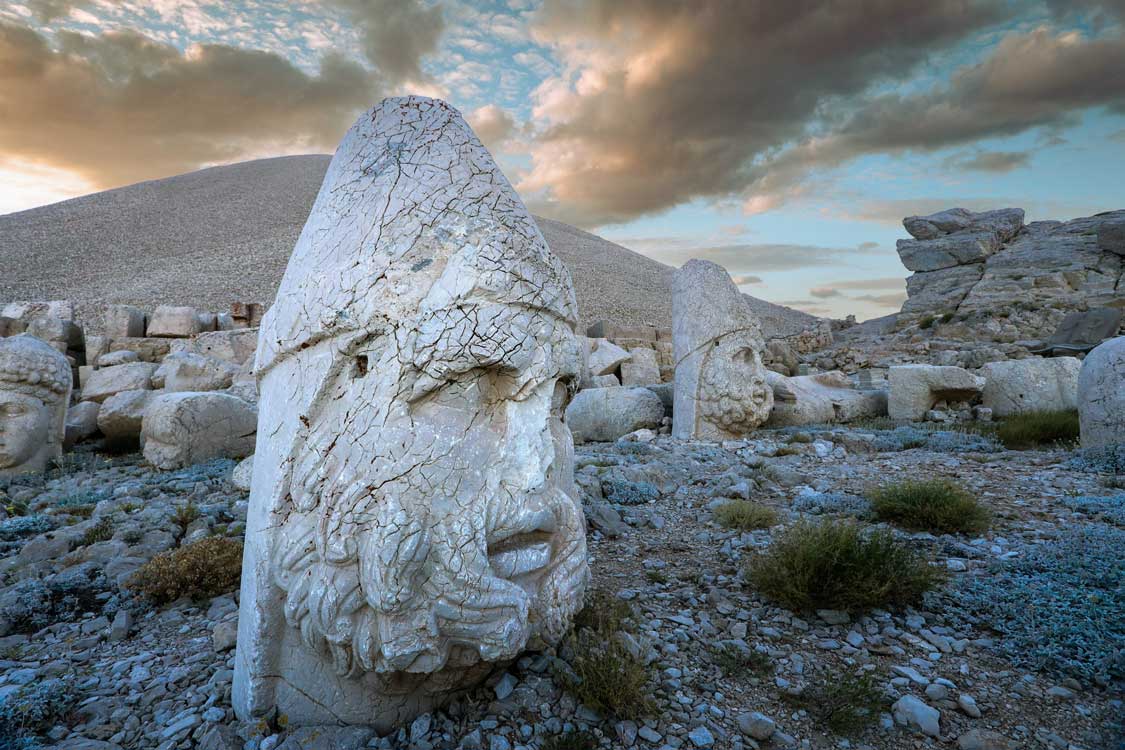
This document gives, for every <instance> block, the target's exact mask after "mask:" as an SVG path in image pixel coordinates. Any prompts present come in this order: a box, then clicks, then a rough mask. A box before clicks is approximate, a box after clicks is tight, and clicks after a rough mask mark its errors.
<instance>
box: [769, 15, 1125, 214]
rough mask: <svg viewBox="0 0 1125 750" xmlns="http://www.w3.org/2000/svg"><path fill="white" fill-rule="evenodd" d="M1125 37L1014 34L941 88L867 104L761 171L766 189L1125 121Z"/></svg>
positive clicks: (1072, 33) (1048, 31) (1041, 32)
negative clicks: (886, 162) (866, 162)
mask: <svg viewBox="0 0 1125 750" xmlns="http://www.w3.org/2000/svg"><path fill="white" fill-rule="evenodd" d="M1122 70H1125V36H1123V35H1121V34H1118V35H1116V36H1098V37H1087V36H1084V35H1082V34H1081V33H1080V32H1077V31H1067V32H1056V31H1054V30H1052V29H1050V28H1047V27H1040V28H1037V29H1034V30H1032V31H1029V32H1026V33H1010V34H1008V35H1006V36H1005V37H1004V38H1003V39H1001V41H1000V42H999V44H997V45H996V47H995V48H994V49H993V51H992V53H991V54H990V55H989V56H988V57H987V58H986V59H985V60H984V61H983V62H981V63H978V64H975V65H969V66H965V67H963V68H961V69H959V70H957V71H956V72H954V74H953V75H952V76H951V77H950V80H949V83H948V84H940V85H938V86H936V87H934V88H932V89H929V90H925V91H922V92H920V93H916V94H912V95H909V96H904V95H902V94H899V93H889V94H884V95H881V96H877V97H874V98H871V99H869V100H867V101H866V102H863V103H862V106H859V107H857V108H856V109H855V110H854V111H853V112H852V113H851V114H850V115H847V116H845V117H844V118H842V119H841V122H840V123H839V124H838V125H837V126H836V127H834V128H833V129H832V130H831V131H830V132H828V133H826V134H824V135H822V136H819V137H816V138H809V139H806V140H805V141H804V142H803V143H801V144H800V145H798V146H796V147H794V148H791V149H786V150H784V151H781V152H780V153H779V154H778V155H777V156H775V157H773V158H772V159H768V160H766V161H764V162H763V163H762V164H760V165H758V172H759V175H758V177H757V178H756V185H757V187H758V188H759V189H763V190H767V191H773V192H776V191H777V190H780V189H782V188H788V187H789V185H790V184H791V183H792V182H799V181H800V180H802V179H803V178H804V176H805V175H806V174H807V173H808V172H809V171H810V170H812V169H814V168H824V167H830V166H837V165H840V164H843V163H844V162H847V161H849V160H851V159H854V158H856V157H858V156H862V155H865V154H875V153H897V152H902V151H908V150H915V151H935V150H939V149H943V148H947V147H950V146H957V145H961V144H965V143H971V142H973V141H976V140H979V139H981V138H987V137H994V136H1010V135H1014V134H1017V133H1021V132H1024V131H1026V130H1029V129H1031V128H1037V127H1042V126H1046V127H1050V128H1056V129H1057V128H1061V127H1065V126H1067V125H1070V124H1073V123H1074V122H1076V113H1077V112H1080V111H1082V110H1085V109H1089V108H1093V107H1105V108H1107V109H1108V110H1109V111H1111V112H1117V113H1125V76H1122V75H1121V71H1122Z"/></svg>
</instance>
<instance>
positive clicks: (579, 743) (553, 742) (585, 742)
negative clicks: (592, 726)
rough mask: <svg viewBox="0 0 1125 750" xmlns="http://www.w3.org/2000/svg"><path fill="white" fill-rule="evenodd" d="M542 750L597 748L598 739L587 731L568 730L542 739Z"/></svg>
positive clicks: (594, 749) (590, 749)
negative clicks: (567, 732) (565, 732)
mask: <svg viewBox="0 0 1125 750" xmlns="http://www.w3.org/2000/svg"><path fill="white" fill-rule="evenodd" d="M540 747H541V748H542V749H543V750H597V747H598V740H597V738H596V737H594V735H592V734H590V733H589V732H570V733H569V734H559V735H555V736H554V737H550V738H548V739H546V740H543V743H542V744H541V745H540Z"/></svg>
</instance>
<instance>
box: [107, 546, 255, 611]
mask: <svg viewBox="0 0 1125 750" xmlns="http://www.w3.org/2000/svg"><path fill="white" fill-rule="evenodd" d="M241 576H242V544H240V543H239V542H236V541H234V540H233V539H226V538H224V537H218V536H211V537H207V538H206V539H201V540H199V541H198V542H193V543H191V544H187V545H184V546H183V547H179V548H177V549H174V550H169V551H168V552H162V553H160V554H159V555H157V556H156V557H154V558H152V559H151V560H149V561H148V562H147V563H145V564H144V565H142V566H141V567H140V568H139V569H138V570H137V572H136V573H134V574H133V575H132V577H130V579H129V582H128V584H127V586H128V587H129V588H131V589H134V590H135V591H139V592H141V593H142V594H145V595H146V596H148V597H149V598H151V599H152V600H154V601H155V602H156V603H157V604H166V603H168V602H172V601H175V600H176V599H179V598H180V597H183V596H190V597H191V598H192V599H197V600H199V599H209V598H211V597H213V596H218V595H220V594H225V593H226V592H228V591H232V590H233V589H235V588H237V587H238V583H239V579H240V578H241Z"/></svg>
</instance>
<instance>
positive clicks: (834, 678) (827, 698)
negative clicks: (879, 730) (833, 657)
mask: <svg viewBox="0 0 1125 750" xmlns="http://www.w3.org/2000/svg"><path fill="white" fill-rule="evenodd" d="M790 700H791V701H792V702H793V703H796V704H797V705H799V706H801V707H802V708H804V709H805V710H807V711H808V712H809V714H810V715H811V716H812V717H813V718H814V719H816V720H817V721H819V722H820V723H822V724H823V725H824V726H825V727H827V728H828V730H829V731H831V732H833V733H835V734H841V735H855V734H859V733H861V732H862V731H863V730H864V729H866V728H867V727H868V726H870V725H871V724H873V723H874V722H875V720H876V719H877V718H878V717H879V711H880V710H881V709H882V708H883V706H884V705H885V704H886V702H887V701H886V697H885V696H884V694H883V691H882V689H881V688H880V687H879V684H878V683H877V682H876V680H875V677H874V675H872V674H871V673H870V672H861V673H859V674H856V673H853V672H837V673H833V674H830V675H823V676H821V677H820V678H818V679H817V680H815V681H814V682H812V684H810V685H809V687H807V688H806V689H805V690H804V691H803V692H802V693H801V694H800V695H799V696H795V697H791V698H790Z"/></svg>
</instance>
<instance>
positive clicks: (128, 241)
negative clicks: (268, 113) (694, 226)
mask: <svg viewBox="0 0 1125 750" xmlns="http://www.w3.org/2000/svg"><path fill="white" fill-rule="evenodd" d="M330 158H331V157H329V156H320V155H311V156H286V157H279V158H275V159H259V160H256V161H249V162H243V163H240V164H232V165H228V166H222V167H213V168H210V169H203V170H200V171H197V172H190V173H188V174H183V175H178V176H176V177H169V178H166V179H162V180H153V181H150V182H142V183H138V184H136V185H129V186H127V187H123V188H118V189H116V190H107V191H105V192H101V193H94V194H92V195H87V196H83V197H81V198H75V199H72V200H68V201H63V202H61V203H55V204H52V205H49V206H42V207H40V208H35V209H31V210H30V211H21V212H19V213H14V214H7V215H4V216H0V268H3V269H4V271H3V275H2V276H0V302H5V301H12V300H43V299H70V300H73V301H74V302H75V305H76V307H77V308H78V310H79V316H80V318H81V319H82V320H84V321H87V322H88V323H90V324H92V327H93V328H94V329H96V328H98V327H99V322H100V317H101V311H102V310H103V308H104V305H105V304H106V303H109V302H122V303H129V304H135V305H138V306H141V307H144V308H152V307H153V306H155V305H158V304H183V305H195V306H198V307H201V308H205V309H209V310H226V309H227V308H228V306H229V305H230V303H231V302H235V301H240V302H264V303H269V302H272V300H273V297H274V294H275V293H276V291H277V285H278V283H279V282H280V280H281V275H282V273H283V272H284V270H285V265H286V263H287V262H288V260H289V254H290V252H291V251H292V250H293V245H294V244H295V243H296V240H297V235H298V234H300V232H301V227H302V226H303V225H304V223H305V218H306V217H307V216H308V213H309V209H310V208H311V207H312V203H313V200H314V199H315V198H316V194H317V191H318V190H319V188H320V183H321V181H322V179H323V177H324V172H325V170H326V169H327V168H328V162H329V160H330ZM536 220H537V221H538V222H539V226H540V228H541V229H542V231H543V235H544V237H545V238H546V240H547V244H548V245H550V247H551V249H552V251H554V252H555V253H556V254H557V255H558V256H559V258H560V259H561V260H562V261H563V262H564V263H566V264H567V266H568V267H569V268H570V271H571V275H572V276H573V277H574V284H575V288H576V290H577V294H578V305H579V309H580V311H581V314H582V318H583V324H584V325H585V324H588V323H591V322H593V321H595V320H600V319H603V318H604V319H609V320H613V321H615V322H618V323H622V324H627V325H632V324H640V323H649V324H653V325H657V326H669V325H671V295H670V293H669V290H668V284H667V279H666V274H667V273H668V272H669V271H670V270H671V269H670V268H669V267H668V266H665V265H663V264H661V263H658V262H656V261H654V260H652V259H650V258H647V257H645V256H643V255H640V254H638V253H635V252H633V251H631V250H628V249H626V248H624V247H621V246H620V245H615V244H614V243H612V242H609V241H607V240H604V239H602V238H601V237H598V236H596V235H593V234H590V233H588V232H583V231H582V230H580V229H576V228H574V227H572V226H569V225H567V224H563V223H560V222H557V221H551V220H549V219H541V218H538V217H536ZM751 299H752V300H753V302H754V304H755V307H756V309H758V312H759V314H760V315H761V316H762V318H763V325H764V327H765V328H766V330H767V332H769V333H778V332H780V333H791V332H794V331H796V330H800V329H801V328H804V327H805V326H807V325H808V324H809V323H811V322H812V321H814V320H815V319H814V318H812V317H811V316H809V315H805V314H804V313H800V312H797V311H796V310H790V309H789V308H784V307H780V306H778V305H772V304H770V303H768V302H764V301H762V300H756V299H754V298H751Z"/></svg>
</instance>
